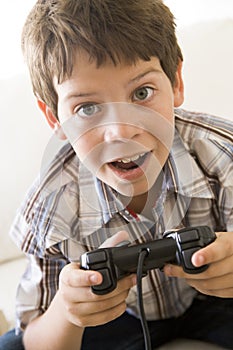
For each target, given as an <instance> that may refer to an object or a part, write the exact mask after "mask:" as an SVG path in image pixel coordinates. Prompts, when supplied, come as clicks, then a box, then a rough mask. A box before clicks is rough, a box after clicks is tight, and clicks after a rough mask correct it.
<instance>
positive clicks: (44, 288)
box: [10, 109, 233, 328]
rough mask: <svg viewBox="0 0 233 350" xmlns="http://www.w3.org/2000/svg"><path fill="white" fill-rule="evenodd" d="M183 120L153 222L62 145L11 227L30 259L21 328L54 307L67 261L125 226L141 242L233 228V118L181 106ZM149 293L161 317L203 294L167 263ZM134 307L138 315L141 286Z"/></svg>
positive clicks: (146, 284)
mask: <svg viewBox="0 0 233 350" xmlns="http://www.w3.org/2000/svg"><path fill="white" fill-rule="evenodd" d="M175 126H176V128H175V136H174V143H173V147H172V149H171V152H170V154H169V157H168V160H167V162H166V164H165V166H164V169H163V171H164V179H163V184H162V186H161V192H160V193H159V195H158V194H157V195H156V196H155V200H154V206H153V208H152V215H153V220H152V219H151V218H150V219H148V218H146V217H143V216H142V215H135V214H134V213H130V212H129V211H128V210H127V208H125V207H124V206H123V204H122V203H121V201H120V198H119V197H118V195H117V193H116V192H115V191H114V190H113V189H112V188H110V187H109V186H107V185H106V184H104V183H102V182H101V181H99V180H98V179H96V178H94V177H93V175H92V174H91V173H90V172H89V171H88V170H87V169H86V168H85V167H84V166H83V165H82V164H80V162H79V160H78V158H77V156H76V155H75V153H74V151H73V149H72V147H71V146H70V145H69V144H66V145H65V146H64V147H62V148H61V150H60V151H59V153H58V154H57V156H56V157H55V158H54V160H53V161H52V163H51V164H50V166H49V168H48V169H47V170H46V171H45V172H44V174H43V175H41V176H40V177H39V179H37V181H36V182H35V184H34V185H33V186H32V188H31V189H30V191H29V192H28V194H27V196H26V199H25V201H24V203H23V204H22V206H21V208H20V209H19V211H18V214H17V216H16V219H15V221H14V224H13V226H12V229H11V232H10V234H11V237H13V239H14V241H15V242H16V244H17V245H18V246H19V247H20V248H21V249H22V251H23V252H25V254H26V255H27V257H28V266H27V269H26V271H25V273H24V275H23V277H22V279H21V282H20V284H19V287H18V291H17V327H19V328H25V326H26V325H27V323H28V322H29V321H30V320H32V319H33V318H34V317H36V316H38V315H40V314H42V313H43V312H45V311H46V309H47V308H48V307H49V305H50V303H51V300H52V299H53V297H54V295H55V293H56V292H57V290H58V282H59V273H60V271H61V269H62V268H63V267H64V266H65V265H66V264H68V263H69V262H70V261H78V260H79V257H80V255H81V254H82V253H84V252H85V251H88V250H91V249H94V248H97V247H98V246H99V245H100V244H101V243H102V242H103V241H104V240H105V239H106V238H108V237H109V236H111V235H113V234H114V233H115V232H117V231H119V230H121V229H125V230H127V231H128V232H129V235H130V240H131V241H132V242H136V243H138V242H145V241H149V240H154V239H156V238H161V237H162V234H163V232H164V231H165V230H168V229H171V228H181V227H185V226H194V225H209V226H210V227H212V228H213V230H215V231H233V209H232V203H233V124H232V122H230V121H227V120H224V119H220V118H215V117H213V116H209V115H206V114H198V113H191V112H187V111H185V110H181V109H179V110H175ZM143 293H144V307H145V312H146V315H147V318H148V319H153V320H155V319H163V318H168V317H177V316H179V315H181V314H182V313H184V311H185V310H186V309H187V308H188V307H189V306H190V304H191V303H192V301H193V298H194V297H195V296H196V295H197V292H196V291H195V290H194V289H193V288H191V287H190V286H189V285H187V284H186V282H185V281H184V280H183V279H177V278H168V277H166V276H165V275H164V274H163V272H162V271H161V270H160V269H154V270H152V271H150V272H149V273H148V275H147V276H146V277H145V278H143ZM127 305H128V309H127V310H128V312H130V313H131V314H134V315H136V316H137V315H138V307H137V291H136V288H135V287H133V288H132V289H131V290H130V293H129V296H128V299H127Z"/></svg>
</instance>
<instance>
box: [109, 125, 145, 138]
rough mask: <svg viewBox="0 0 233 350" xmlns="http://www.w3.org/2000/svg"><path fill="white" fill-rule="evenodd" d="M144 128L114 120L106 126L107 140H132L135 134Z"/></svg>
mask: <svg viewBox="0 0 233 350" xmlns="http://www.w3.org/2000/svg"><path fill="white" fill-rule="evenodd" d="M141 133H142V129H140V128H139V127H137V126H134V125H130V124H127V123H119V122H114V123H111V124H109V125H105V127H104V140H105V142H113V141H121V140H122V141H123V140H132V139H133V138H135V136H137V135H140V134H141Z"/></svg>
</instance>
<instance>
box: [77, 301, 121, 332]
mask: <svg viewBox="0 0 233 350" xmlns="http://www.w3.org/2000/svg"><path fill="white" fill-rule="evenodd" d="M125 310H126V303H125V302H122V303H121V304H119V305H116V306H115V307H113V308H112V309H108V310H105V311H102V312H99V313H95V314H92V315H86V316H79V317H77V316H76V315H73V320H72V322H73V323H74V324H76V325H77V326H79V327H93V326H98V325H102V324H105V323H108V322H110V321H112V320H115V319H116V318H118V317H120V316H121V315H122V314H123V313H124V312H125Z"/></svg>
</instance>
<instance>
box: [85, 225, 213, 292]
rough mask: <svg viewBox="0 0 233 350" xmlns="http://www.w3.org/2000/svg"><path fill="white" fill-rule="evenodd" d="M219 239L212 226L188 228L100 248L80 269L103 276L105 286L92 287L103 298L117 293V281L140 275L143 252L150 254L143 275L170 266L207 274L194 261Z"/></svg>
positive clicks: (89, 254) (91, 252)
mask: <svg viewBox="0 0 233 350" xmlns="http://www.w3.org/2000/svg"><path fill="white" fill-rule="evenodd" d="M215 239H216V235H215V233H214V232H213V231H212V230H211V229H210V228H209V227H208V226H196V227H188V228H183V229H180V230H171V231H167V232H165V233H164V238H162V239H157V240H155V241H150V242H147V243H142V244H136V245H129V243H128V244H127V243H126V244H124V245H121V246H117V247H113V248H100V249H97V250H94V251H90V252H87V253H84V254H82V255H81V257H80V265H81V268H82V269H85V270H95V271H98V272H100V273H101V274H102V276H103V282H102V283H101V284H100V285H96V286H92V291H93V292H94V293H95V294H98V295H103V294H107V293H109V292H111V291H113V290H114V289H115V288H116V286H117V281H118V280H119V279H121V278H123V277H124V276H126V275H129V274H130V273H135V272H136V271H137V265H138V257H139V254H140V252H141V251H142V250H146V251H147V256H146V257H145V261H144V266H143V275H144V276H146V274H147V271H148V270H152V269H157V268H160V269H161V268H163V266H164V265H165V264H166V263H172V264H176V265H180V266H182V267H183V270H184V271H185V272H187V273H190V274H196V273H200V272H203V271H205V270H206V269H207V268H208V265H203V266H201V267H198V268H197V267H195V266H194V265H193V264H192V262H191V258H192V255H193V254H194V253H195V252H196V251H197V250H199V249H201V248H204V247H205V246H207V245H208V244H210V243H211V242H213V241H214V240H215Z"/></svg>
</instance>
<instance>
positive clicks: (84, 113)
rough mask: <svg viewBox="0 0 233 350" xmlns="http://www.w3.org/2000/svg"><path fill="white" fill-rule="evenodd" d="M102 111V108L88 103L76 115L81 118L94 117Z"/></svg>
mask: <svg viewBox="0 0 233 350" xmlns="http://www.w3.org/2000/svg"><path fill="white" fill-rule="evenodd" d="M100 109H101V107H100V106H99V105H97V104H94V103H87V104H85V105H83V106H81V107H80V108H79V109H78V110H77V112H76V115H78V116H79V117H81V118H86V117H92V116H93V115H95V114H96V113H98V112H99V111H100Z"/></svg>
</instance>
